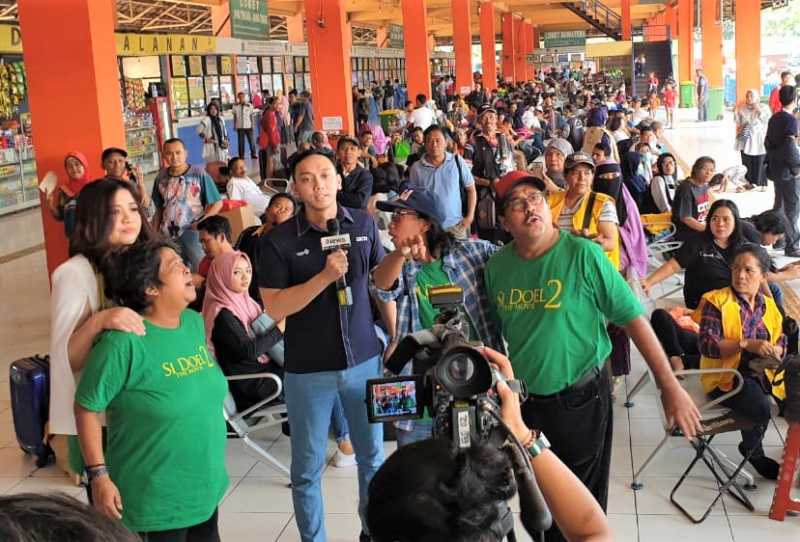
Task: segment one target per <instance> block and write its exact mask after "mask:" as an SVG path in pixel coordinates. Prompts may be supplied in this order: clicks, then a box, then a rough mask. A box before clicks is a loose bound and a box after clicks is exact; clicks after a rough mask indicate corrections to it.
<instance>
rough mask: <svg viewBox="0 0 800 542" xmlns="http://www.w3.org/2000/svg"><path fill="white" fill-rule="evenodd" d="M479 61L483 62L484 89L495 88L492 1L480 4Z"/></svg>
mask: <svg viewBox="0 0 800 542" xmlns="http://www.w3.org/2000/svg"><path fill="white" fill-rule="evenodd" d="M480 10H481V11H480V30H481V63H482V64H483V86H484V88H485V89H486V90H493V89H496V88H497V63H496V60H495V59H496V55H495V41H494V40H495V34H496V33H497V29H496V28H495V22H494V2H492V1H489V2H484V3H482V4H481V5H480Z"/></svg>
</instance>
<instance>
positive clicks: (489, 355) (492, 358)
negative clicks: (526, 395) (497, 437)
mask: <svg viewBox="0 0 800 542" xmlns="http://www.w3.org/2000/svg"><path fill="white" fill-rule="evenodd" d="M483 355H484V356H486V359H488V360H489V363H491V364H493V365H495V366H496V367H497V369H498V370H499V371H500V373H501V374H502V375H503V376H504V377H505V378H506V379H507V380H513V378H514V370H513V369H512V368H511V361H510V360H509V359H508V358H507V357H506V356H504V355H503V354H501V353H500V352H498V351H496V350H492V349H491V348H484V349H483ZM497 394H498V395H499V396H500V417H501V418H502V419H503V421H504V422H506V425H508V427H509V428H510V429H511V432H512V433H514V436H515V437H517V439H518V440H520V441H524V440H525V439H527V438H528V435H530V432H531V431H530V429H528V427H527V426H526V425H525V422H524V421H522V410H521V409H520V406H519V396H518V395H517V394H516V393H514V392H513V391H512V390H511V388H509V387H508V384H506V383H505V382H502V381H501V382H498V383H497Z"/></svg>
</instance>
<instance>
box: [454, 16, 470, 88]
mask: <svg viewBox="0 0 800 542" xmlns="http://www.w3.org/2000/svg"><path fill="white" fill-rule="evenodd" d="M450 6H451V8H452V11H453V51H454V52H455V54H456V92H460V93H461V94H462V95H467V94H469V93H470V92H471V91H472V20H471V19H472V17H471V16H470V11H469V0H452V1H451V4H450Z"/></svg>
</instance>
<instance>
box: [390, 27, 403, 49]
mask: <svg viewBox="0 0 800 542" xmlns="http://www.w3.org/2000/svg"><path fill="white" fill-rule="evenodd" d="M403 44H404V42H403V27H402V26H400V25H399V24H390V25H389V47H391V48H393V49H402V48H403Z"/></svg>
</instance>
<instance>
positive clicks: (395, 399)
mask: <svg viewBox="0 0 800 542" xmlns="http://www.w3.org/2000/svg"><path fill="white" fill-rule="evenodd" d="M418 394H419V396H418ZM421 395H422V377H421V376H417V375H408V376H397V377H393V378H377V379H374V380H367V415H368V417H369V421H370V422H371V423H378V422H390V421H395V420H412V419H417V418H420V417H422V409H423V402H422V401H421V400H420V399H422V397H421Z"/></svg>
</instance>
